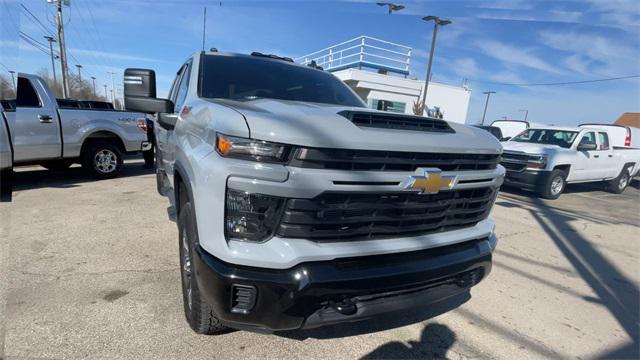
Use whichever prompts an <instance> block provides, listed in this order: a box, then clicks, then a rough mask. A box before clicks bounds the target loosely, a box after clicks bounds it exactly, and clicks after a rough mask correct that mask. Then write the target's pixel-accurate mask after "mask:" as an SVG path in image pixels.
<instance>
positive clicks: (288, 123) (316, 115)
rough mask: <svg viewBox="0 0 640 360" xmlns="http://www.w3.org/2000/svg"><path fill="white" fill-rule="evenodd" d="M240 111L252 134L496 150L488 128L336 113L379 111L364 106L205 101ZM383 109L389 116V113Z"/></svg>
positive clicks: (325, 142)
mask: <svg viewBox="0 0 640 360" xmlns="http://www.w3.org/2000/svg"><path fill="white" fill-rule="evenodd" d="M208 101H210V102H213V103H216V104H219V105H224V106H227V107H231V108H233V109H234V110H236V111H238V112H239V113H241V114H242V115H243V116H244V117H245V119H246V121H247V125H248V127H249V133H250V136H251V138H254V139H260V140H265V141H273V142H279V143H286V144H293V145H301V146H308V147H319V148H340V149H361V150H386V151H412V152H452V153H486V154H497V153H500V152H501V149H502V148H501V145H500V143H499V142H498V140H497V139H496V138H495V137H494V136H493V135H491V134H489V133H488V132H486V131H484V130H481V129H476V128H472V127H467V126H464V125H460V124H455V123H449V125H450V126H451V127H452V128H453V129H454V130H455V133H440V132H427V131H412V130H397V129H379V128H370V127H358V126H356V125H354V124H353V123H352V122H351V121H350V120H349V119H347V118H345V117H343V116H341V115H339V114H338V113H339V112H341V111H344V110H351V111H359V112H363V111H367V112H378V111H377V110H371V109H366V108H357V107H345V106H338V105H331V104H318V103H307V102H298V101H288V100H275V99H258V100H253V101H233V100H220V99H213V100H208ZM384 114H387V115H389V113H388V112H384Z"/></svg>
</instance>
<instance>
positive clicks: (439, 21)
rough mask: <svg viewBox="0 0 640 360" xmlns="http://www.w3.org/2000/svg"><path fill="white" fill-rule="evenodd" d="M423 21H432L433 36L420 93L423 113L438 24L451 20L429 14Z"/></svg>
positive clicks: (443, 24)
mask: <svg viewBox="0 0 640 360" xmlns="http://www.w3.org/2000/svg"><path fill="white" fill-rule="evenodd" d="M422 20H424V21H432V20H433V37H432V38H431V51H430V52H429V65H428V66H427V78H426V79H425V82H424V94H423V95H422V101H421V104H422V106H421V107H422V109H421V112H422V113H423V114H424V109H425V107H427V90H428V89H429V81H430V80H431V64H432V63H433V53H434V51H435V49H436V36H437V34H438V26H445V25H449V24H451V20H447V19H440V18H439V17H437V16H433V15H429V16H425V17H423V18H422Z"/></svg>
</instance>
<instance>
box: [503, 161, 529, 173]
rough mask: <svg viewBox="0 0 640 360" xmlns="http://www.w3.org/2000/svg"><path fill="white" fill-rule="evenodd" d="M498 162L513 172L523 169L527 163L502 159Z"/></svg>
mask: <svg viewBox="0 0 640 360" xmlns="http://www.w3.org/2000/svg"><path fill="white" fill-rule="evenodd" d="M500 164H501V165H502V166H504V168H505V169H507V171H515V172H520V171H523V170H524V169H525V168H526V167H527V165H526V164H523V163H512V162H508V161H503V162H501V163H500Z"/></svg>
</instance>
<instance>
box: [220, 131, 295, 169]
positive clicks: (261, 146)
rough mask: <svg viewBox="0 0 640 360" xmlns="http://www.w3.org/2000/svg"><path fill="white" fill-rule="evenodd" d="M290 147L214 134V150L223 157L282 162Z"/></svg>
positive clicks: (285, 158)
mask: <svg viewBox="0 0 640 360" xmlns="http://www.w3.org/2000/svg"><path fill="white" fill-rule="evenodd" d="M290 149H291V147H290V146H287V145H283V144H277V143H272V142H268V141H262V140H255V139H246V138H241V137H235V136H228V135H223V134H217V135H216V150H217V151H218V153H219V154H220V155H222V156H225V157H231V158H238V159H245V160H253V161H263V162H278V163H282V162H285V161H286V160H287V158H288V157H289V151H290Z"/></svg>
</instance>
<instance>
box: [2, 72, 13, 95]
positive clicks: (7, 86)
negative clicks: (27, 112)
mask: <svg viewBox="0 0 640 360" xmlns="http://www.w3.org/2000/svg"><path fill="white" fill-rule="evenodd" d="M15 98H16V92H15V91H14V89H13V83H12V82H11V78H10V77H8V76H6V75H4V74H0V99H15Z"/></svg>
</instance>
